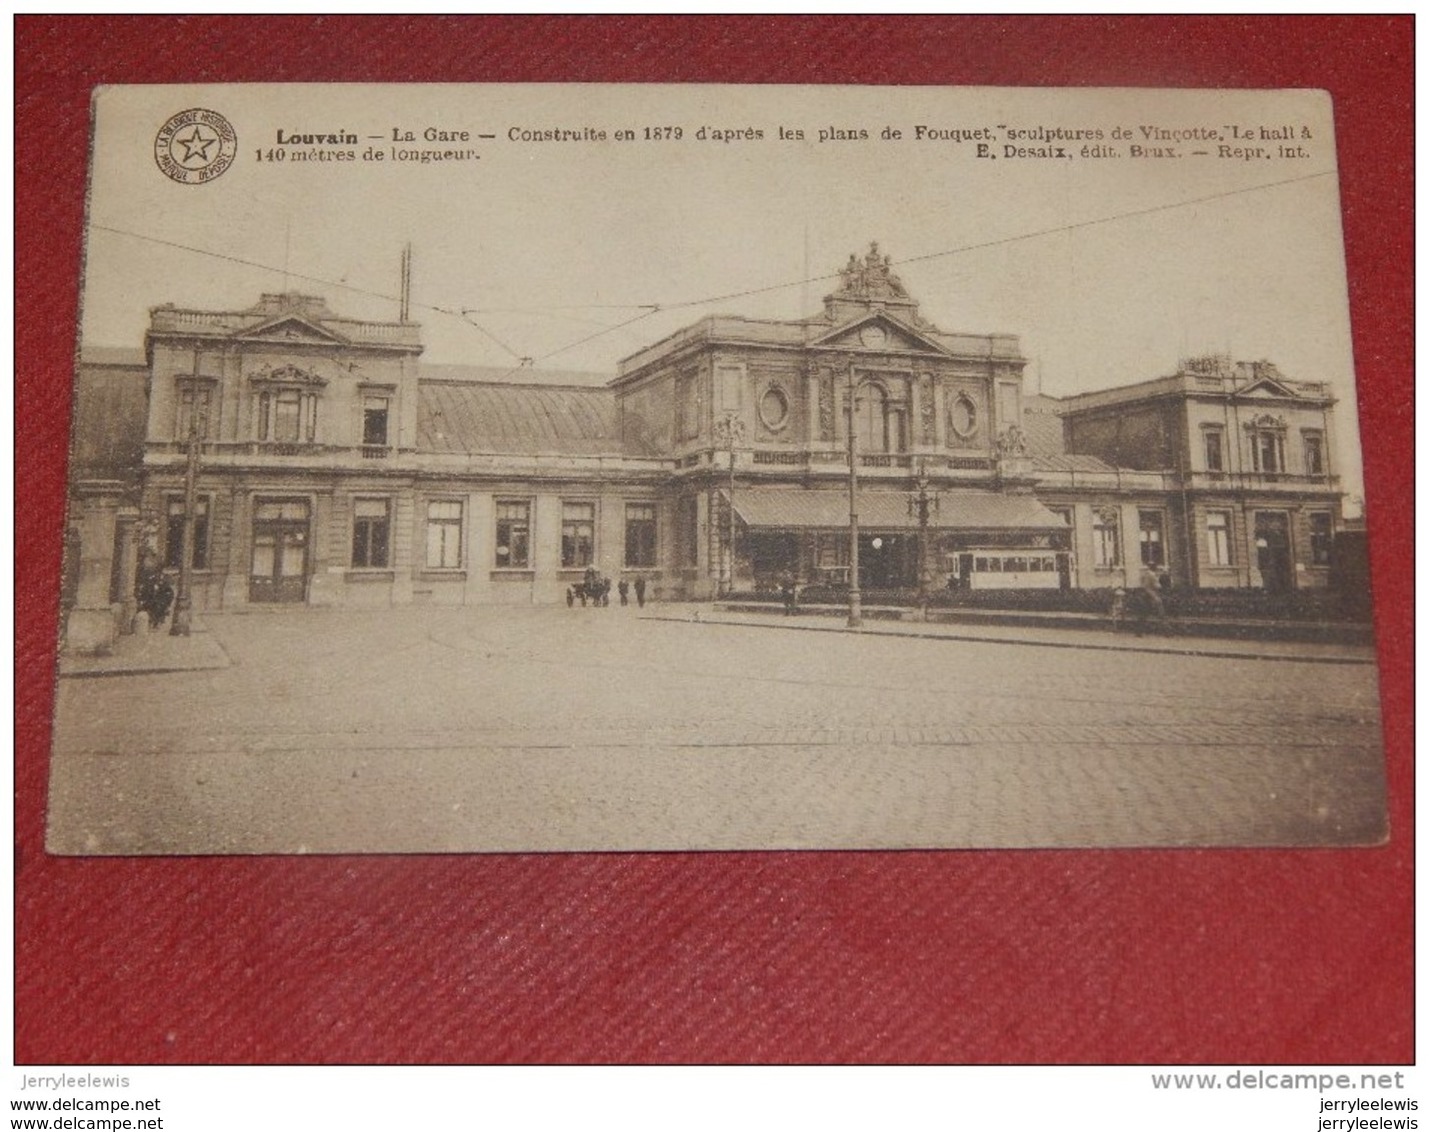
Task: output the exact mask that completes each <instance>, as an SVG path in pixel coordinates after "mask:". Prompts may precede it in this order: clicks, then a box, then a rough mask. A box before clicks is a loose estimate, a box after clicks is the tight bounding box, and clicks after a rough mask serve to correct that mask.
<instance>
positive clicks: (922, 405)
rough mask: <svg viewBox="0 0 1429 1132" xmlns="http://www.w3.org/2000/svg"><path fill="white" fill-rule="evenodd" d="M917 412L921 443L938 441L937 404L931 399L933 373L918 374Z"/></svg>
mask: <svg viewBox="0 0 1429 1132" xmlns="http://www.w3.org/2000/svg"><path fill="white" fill-rule="evenodd" d="M918 413H919V416H920V418H921V419H922V427H923V443H924V444H936V443H937V442H938V406H937V404H936V403H935V401H934V399H933V375H932V374H928V373H923V374H919V375H918Z"/></svg>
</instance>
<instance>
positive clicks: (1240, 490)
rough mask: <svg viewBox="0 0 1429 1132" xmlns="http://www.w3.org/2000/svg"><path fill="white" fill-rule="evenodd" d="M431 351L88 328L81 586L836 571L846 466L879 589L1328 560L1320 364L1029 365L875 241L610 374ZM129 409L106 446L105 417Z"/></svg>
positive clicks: (304, 319) (1075, 582)
mask: <svg viewBox="0 0 1429 1132" xmlns="http://www.w3.org/2000/svg"><path fill="white" fill-rule="evenodd" d="M421 354H422V342H421V331H420V327H419V326H418V325H417V324H415V323H411V322H403V321H397V322H375V321H364V320H355V319H349V318H345V317H342V316H341V315H339V314H337V313H335V312H333V311H332V310H330V309H329V308H328V306H327V305H326V303H325V302H324V301H323V300H322V299H320V298H317V297H314V296H307V295H299V294H273V295H264V296H262V298H261V299H260V301H259V302H258V304H257V305H256V306H254V307H252V308H250V309H247V310H242V311H201V310H187V309H180V308H176V307H172V306H165V307H159V308H155V309H154V310H153V311H152V313H151V320H150V325H149V328H148V332H147V334H146V336H145V344H144V351H143V355H142V357H138V356H128V357H126V356H124V355H123V354H121V353H118V352H115V351H105V352H103V356H96V355H94V354H90V355H88V356H86V357H85V358H82V362H81V367H80V373H79V379H78V384H77V396H76V421H75V430H74V435H75V441H74V450H73V457H72V459H73V464H72V470H71V482H72V485H73V489H72V494H71V520H70V526H71V529H72V531H74V533H75V537H76V538H77V539H81V540H82V541H83V543H84V546H83V550H82V552H78V551H77V554H78V555H79V557H78V559H77V560H78V561H82V562H85V563H87V564H88V565H87V571H88V572H87V573H86V575H85V576H86V577H87V578H89V579H90V584H89V586H88V588H87V589H86V592H85V595H84V597H83V599H81V600H80V601H79V603H78V604H80V605H82V606H84V608H86V609H90V610H94V609H97V608H98V607H99V606H100V605H101V604H103V603H102V601H101V596H102V597H105V598H108V599H109V602H110V603H111V604H120V603H123V602H124V601H125V600H127V595H126V594H125V593H124V592H123V591H124V588H125V585H126V584H128V582H127V579H131V578H132V576H133V573H134V569H135V567H134V560H135V559H136V558H139V557H143V556H145V555H148V556H150V558H151V559H154V560H157V561H158V562H159V563H161V564H162V566H163V567H164V568H166V569H168V570H174V571H176V570H177V569H178V567H179V566H180V564H181V562H182V561H183V558H184V556H185V555H187V556H188V557H189V560H190V565H191V567H192V579H193V594H194V604H195V608H197V609H200V610H202V609H231V608H236V607H241V606H247V605H267V606H283V605H310V606H328V605H337V606H387V605H405V604H411V603H424V602H429V603H446V604H474V603H516V604H531V603H546V602H558V601H561V600H563V599H564V595H565V593H566V590H567V589H568V587H570V586H572V585H573V584H574V583H575V582H577V581H579V580H580V579H581V578H582V577H583V576H584V574H585V572H586V571H587V570H589V569H595V570H597V571H598V572H600V573H602V574H604V575H606V576H609V577H611V578H613V579H615V580H619V579H621V578H626V579H629V580H633V579H634V577H636V576H640V577H643V578H644V579H645V581H646V583H647V587H648V589H649V591H650V592H651V593H652V594H653V595H654V596H655V597H656V599H657V600H661V599H663V600H678V599H707V598H709V597H712V596H714V595H716V594H718V593H721V592H725V591H727V590H734V591H747V590H750V589H755V590H758V589H763V588H770V587H773V586H776V585H778V584H779V583H780V582H781V580H783V579H787V578H791V577H792V578H795V579H797V580H798V581H800V582H801V583H803V584H806V585H808V584H814V585H826V586H830V587H835V588H837V587H839V586H844V585H847V583H848V581H849V577H848V574H849V557H850V556H849V512H850V506H849V501H850V490H849V481H850V471H851V470H852V471H853V473H854V474H855V475H856V477H857V481H858V484H857V491H856V492H855V493H854V494H853V498H854V499H856V510H857V512H858V522H859V528H860V533H861V537H860V547H859V551H860V553H859V562H860V583H861V586H862V587H863V588H864V589H865V590H869V591H875V592H876V591H879V590H908V589H911V588H913V587H916V585H917V584H918V578H919V573H920V571H921V570H924V569H926V570H927V572H928V575H929V579H930V584H931V585H933V586H934V587H939V588H940V587H951V588H954V589H958V588H967V589H991V588H1004V589H1023V588H1063V589H1070V588H1102V587H1111V586H1116V585H1135V584H1137V579H1138V577H1139V575H1140V573H1141V570H1142V568H1143V566H1151V567H1153V568H1156V569H1164V570H1166V571H1169V573H1170V574H1171V576H1172V577H1173V579H1174V580H1175V582H1176V584H1178V585H1181V586H1191V587H1199V588H1230V587H1238V588H1263V589H1271V590H1276V589H1293V588H1305V587H1318V586H1323V585H1325V584H1327V582H1328V568H1329V546H1330V540H1331V538H1332V537H1333V534H1334V531H1335V529H1336V526H1337V525H1338V523H1339V511H1340V508H1339V503H1340V495H1339V489H1338V477H1337V476H1336V475H1335V474H1334V469H1333V468H1332V467H1331V453H1332V452H1333V451H1334V446H1333V434H1332V409H1333V405H1334V401H1333V398H1332V397H1331V396H1330V394H1329V392H1328V389H1327V387H1326V386H1325V385H1323V384H1321V383H1316V382H1306V381H1299V380H1291V379H1289V378H1287V377H1286V376H1284V375H1282V374H1280V373H1279V372H1278V371H1277V370H1276V369H1275V367H1274V366H1272V365H1270V364H1269V363H1263V362H1261V363H1253V364H1246V363H1233V362H1231V361H1230V360H1228V359H1225V358H1219V357H1211V358H1201V359H1192V360H1190V361H1187V362H1184V363H1183V364H1182V365H1181V366H1179V367H1178V369H1177V372H1176V373H1174V374H1172V375H1171V376H1168V377H1162V378H1157V379H1155V380H1152V381H1148V382H1143V383H1140V384H1138V385H1133V386H1126V387H1122V388H1117V389H1110V390H1105V391H1100V392H1095V393H1086V394H1082V395H1079V396H1076V397H1071V398H1066V399H1062V400H1056V399H1052V398H1046V397H1040V396H1030V395H1028V394H1027V393H1026V392H1025V391H1024V387H1023V375H1024V369H1025V367H1026V364H1027V359H1026V358H1025V357H1024V356H1023V355H1022V353H1021V351H1020V347H1019V342H1018V339H1017V338H1016V337H1015V336H1013V335H1008V334H965V333H949V332H945V331H943V330H940V329H939V328H937V327H935V326H933V325H932V324H931V323H929V322H928V321H927V320H925V319H924V318H923V317H922V316H921V315H920V314H919V309H918V304H917V302H916V301H915V300H914V299H913V298H912V297H911V296H910V295H909V294H908V292H907V290H906V289H905V287H904V286H903V284H902V282H901V281H900V280H899V279H898V277H897V276H896V275H895V274H894V273H893V271H892V269H891V264H890V262H889V260H888V259H887V258H886V257H884V256H882V255H880V254H879V252H878V250H877V248H876V247H874V248H872V249H871V250H870V251H869V252H868V253H867V254H866V255H865V256H862V257H850V259H849V262H848V264H847V265H846V266H845V267H844V268H843V270H842V271H841V273H840V275H839V282H838V285H837V287H836V288H835V289H834V290H833V292H832V293H831V294H829V295H828V296H827V297H826V299H825V301H824V307H823V310H822V311H820V312H819V313H817V314H816V315H814V316H812V317H810V318H807V319H803V320H797V321H768V320H754V319H746V318H739V317H729V316H711V317H708V318H705V319H702V320H700V321H699V322H696V323H694V324H693V325H691V326H689V327H686V328H685V329H683V330H680V331H678V332H677V333H675V334H672V335H670V336H669V337H667V338H665V339H663V340H661V341H659V342H656V343H654V344H652V345H651V346H649V347H647V348H646V349H643V350H641V351H639V352H637V353H636V354H634V355H632V356H630V357H628V358H626V359H625V360H624V361H622V362H621V363H620V366H619V369H618V372H617V374H616V375H615V376H614V377H613V378H608V379H605V380H604V381H603V383H601V384H594V383H593V381H592V375H586V374H581V375H561V374H542V373H538V372H537V371H534V370H516V371H510V370H508V371H500V370H492V369H485V368H477V367H463V366H437V365H429V364H426V363H424V362H423V361H422V360H421ZM141 387H142V389H143V390H144V392H143V393H142V394H139V393H137V392H136V390H138V389H139V388H141ZM96 390H103V391H106V392H104V394H103V396H100V395H99V394H97V393H96ZM96 405H103V406H108V408H107V409H106V411H104V412H99V413H95V412H94V411H92V410H90V409H87V408H86V407H87V406H96ZM139 412H142V423H141V424H140V423H138V422H136V421H128V420H127V418H126V419H125V420H120V419H119V417H120V416H122V415H124V414H127V415H128V416H135V415H136V414H137V413H139ZM850 429H852V443H850ZM135 432H137V433H138V435H139V436H140V437H142V442H141V443H138V444H135V445H131V447H135V449H136V451H135V453H134V457H135V458H131V459H130V460H129V461H128V463H127V464H126V465H125V467H127V472H126V471H125V470H124V468H121V469H120V473H123V474H120V473H116V471H115V467H114V466H112V465H114V462H115V459H116V457H115V456H114V452H113V451H111V450H112V449H113V448H114V445H113V444H108V446H107V447H106V445H105V443H104V442H103V441H102V438H103V437H105V436H110V435H120V434H122V435H126V436H127V435H129V433H135ZM96 438H99V439H96ZM91 451H100V452H103V453H104V454H105V458H106V459H107V460H108V461H109V463H108V464H105V465H104V467H103V468H102V469H99V470H100V471H102V473H103V474H102V475H99V474H97V473H96V469H97V468H98V465H97V464H96V465H95V466H94V467H90V466H89V465H88V464H86V455H85V454H86V453H88V452H91ZM140 451H141V452H142V454H141V455H140V454H139V453H140ZM191 452H192V453H193V456H192V457H191ZM851 462H852V469H851V467H850V463H851ZM119 463H120V464H125V462H124V460H122V459H120V460H119ZM191 463H192V464H193V475H194V489H193V495H194V517H193V523H192V530H193V538H192V545H191V546H190V547H187V548H186V547H185V546H184V545H183V542H184V530H185V523H184V516H185V503H184V500H185V491H186V482H185V481H186V476H187V475H188V473H189V467H190V464H191ZM101 481H102V483H101ZM96 484H99V485H100V486H99V487H96ZM101 488H102V490H101ZM86 493H87V495H86ZM96 493H98V494H100V495H103V496H104V499H105V502H104V514H103V515H102V516H100V517H98V518H96V517H95V515H94V514H93V513H92V512H93V510H94V509H93V507H92V506H91V505H90V503H86V498H89V499H91V500H92V499H93V498H95V497H96ZM920 495H921V498H922V499H923V500H925V501H928V502H926V504H924V505H923V507H922V509H924V510H926V511H927V519H926V523H925V522H923V516H922V514H921V513H920V505H919V503H918V502H917V501H918V499H919V497H920ZM101 575H103V578H101ZM105 580H107V581H108V585H107V587H106V586H105V584H104V581H105ZM101 591H102V595H101Z"/></svg>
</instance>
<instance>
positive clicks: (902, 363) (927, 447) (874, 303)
mask: <svg viewBox="0 0 1429 1132" xmlns="http://www.w3.org/2000/svg"><path fill="white" fill-rule="evenodd" d="M1025 365H1026V359H1025V358H1024V357H1023V356H1022V354H1021V351H1020V349H1019V346H1018V340H1017V338H1016V337H1015V336H1013V335H1008V334H957V333H948V332H945V331H942V330H940V329H938V328H937V327H936V326H934V325H933V324H932V323H930V322H929V321H927V320H926V319H924V318H923V317H921V315H920V314H919V313H918V304H917V302H916V301H915V300H914V299H913V298H912V297H911V296H910V295H909V294H908V292H907V290H906V289H905V288H904V286H903V284H902V283H901V281H900V280H899V279H898V277H897V276H896V275H895V274H894V273H893V271H892V269H891V266H890V262H889V260H888V258H887V257H886V256H883V255H880V253H879V251H878V247H877V245H873V246H872V247H871V248H870V250H869V252H868V254H867V255H866V256H864V257H863V258H858V257H850V259H849V262H848V265H847V266H846V267H844V269H843V270H842V271H841V272H840V273H839V282H838V286H837V288H836V289H835V290H834V291H833V293H832V294H830V295H828V296H827V297H826V298H825V300H824V309H823V311H822V313H821V314H819V315H818V316H816V317H813V318H809V319H804V320H797V321H785V322H775V321H760V320H753V319H746V318H737V317H727V316H721V315H714V316H711V317H709V318H705V319H702V320H700V321H699V322H697V323H695V324H694V325H692V326H689V327H686V328H685V329H683V330H680V331H678V332H677V333H675V334H672V335H670V336H669V337H667V338H665V339H663V340H662V341H660V342H657V343H655V344H654V345H652V346H650V347H648V348H647V349H645V350H642V351H640V352H639V353H637V354H634V355H633V356H631V357H629V358H626V359H625V360H624V361H623V362H622V363H621V366H620V374H619V376H618V377H617V378H616V380H615V381H614V382H613V383H612V388H613V389H614V390H615V391H616V393H617V396H618V397H619V399H620V404H621V412H622V417H623V420H624V422H625V426H626V428H627V429H628V430H630V431H631V432H632V433H634V434H636V435H639V436H640V437H641V438H642V439H643V440H644V441H645V442H647V443H648V444H649V445H650V446H651V447H653V448H654V449H656V450H659V451H661V452H667V453H669V454H670V456H672V457H673V458H674V460H675V473H674V483H673V484H672V495H673V497H674V501H673V510H674V516H675V528H676V534H677V536H678V537H677V561H676V564H675V569H676V570H677V571H678V576H679V578H680V581H681V584H682V587H683V588H684V589H685V590H686V591H687V592H689V593H690V594H692V595H701V596H707V595H708V593H710V592H713V590H714V589H716V588H718V586H719V585H720V584H723V585H726V586H732V588H734V589H744V588H749V587H751V586H752V587H755V588H759V587H762V586H764V585H766V584H769V583H770V582H771V581H772V580H773V579H777V578H778V577H779V576H781V575H784V574H793V575H795V576H797V577H799V578H801V579H804V580H808V581H813V582H816V583H826V584H831V585H837V584H840V583H847V580H848V562H849V540H848V526H849V504H848V486H847V485H848V479H849V459H850V452H851V451H852V453H853V458H854V460H855V463H856V465H857V472H858V476H859V480H860V490H859V498H858V512H859V519H860V528H861V532H862V533H861V540H860V555H859V563H860V578H861V581H862V584H863V585H864V586H865V587H866V588H872V589H875V590H876V589H906V588H910V587H914V586H916V584H917V569H918V563H919V560H920V557H919V547H918V538H919V534H918V528H919V522H918V519H917V518H916V517H915V513H914V511H913V509H912V508H910V507H909V489H910V487H911V481H912V477H913V476H914V475H915V474H919V473H921V474H922V475H924V476H926V478H927V480H928V482H929V487H930V490H934V491H936V492H937V494H938V499H939V502H938V509H937V512H936V514H934V515H933V516H931V518H930V528H931V531H930V538H932V539H933V540H935V541H934V545H933V546H932V547H931V548H930V550H931V551H932V554H931V564H930V568H931V569H932V570H933V571H934V573H935V574H937V575H939V583H938V584H943V582H944V580H945V579H948V578H958V579H960V578H961V577H962V576H963V575H962V567H963V565H964V561H965V559H966V558H968V557H974V558H975V557H976V556H977V553H978V552H979V551H981V552H983V554H982V556H983V557H984V558H986V557H987V555H988V553H994V554H998V555H1002V554H1009V555H1011V556H1013V557H1014V558H1017V559H1020V560H1021V561H1022V562H1024V563H1025V562H1027V561H1028V560H1029V559H1031V560H1033V561H1035V563H1036V565H1037V567H1038V569H1037V571H1036V572H1037V573H1038V574H1042V573H1044V572H1045V574H1046V577H1045V578H1038V579H1035V580H1031V579H1029V580H1031V581H1035V582H1038V583H1045V584H1048V585H1056V584H1057V576H1058V575H1057V571H1058V569H1059V562H1060V568H1061V569H1062V570H1063V571H1064V572H1065V571H1066V570H1067V569H1068V567H1069V563H1068V560H1067V553H1068V552H1069V551H1070V549H1071V547H1070V542H1069V535H1068V531H1067V523H1066V521H1065V519H1064V518H1063V517H1062V516H1060V515H1058V514H1056V513H1054V512H1052V511H1050V510H1048V509H1047V508H1046V507H1044V506H1042V504H1041V503H1039V502H1038V501H1037V499H1036V497H1035V496H1034V495H1033V488H1034V486H1035V482H1036V481H1035V476H1034V469H1033V464H1032V460H1031V458H1030V457H1029V456H1028V454H1027V451H1026V444H1025V439H1024V437H1023V432H1022V427H1021V420H1022V372H1023V368H1024V366H1025ZM850 405H851V406H852V409H853V411H852V414H850V411H849V410H850ZM671 406H673V407H674V412H671V411H670V410H671ZM850 420H852V427H853V433H854V443H853V445H852V448H851V447H850V444H849V427H850ZM731 434H733V437H734V441H733V443H731ZM731 459H732V460H733V465H734V467H733V474H732V476H731V474H730V464H731ZM731 480H732V484H733V486H732V489H731V486H730V481H731ZM731 497H732V499H733V506H734V515H735V520H736V527H737V528H738V530H737V537H736V538H735V540H734V541H735V547H736V551H735V554H734V557H733V564H732V569H733V579H732V582H731V580H730V578H729V576H728V575H729V571H730V569H731V566H730V563H729V562H728V555H727V553H726V548H727V545H728V542H729V539H728V536H727V535H726V534H722V533H721V530H722V526H723V525H725V524H726V523H727V519H728V515H727V512H726V511H725V508H727V507H728V506H729V503H730V500H731ZM1043 567H1045V571H1044V570H1043ZM1020 572H1021V573H1025V574H1031V573H1032V572H1033V571H1031V570H1028V569H1026V568H1024V569H1023V570H1021V571H1020Z"/></svg>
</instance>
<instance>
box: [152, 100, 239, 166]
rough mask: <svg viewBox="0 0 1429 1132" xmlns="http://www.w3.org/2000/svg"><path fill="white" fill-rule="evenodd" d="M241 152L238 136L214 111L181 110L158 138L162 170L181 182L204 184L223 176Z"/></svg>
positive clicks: (156, 149)
mask: <svg viewBox="0 0 1429 1132" xmlns="http://www.w3.org/2000/svg"><path fill="white" fill-rule="evenodd" d="M237 155H238V135H237V134H236V133H235V132H234V130H233V126H232V125H231V124H230V123H229V121H228V119H227V118H225V117H224V116H223V115H222V114H219V113H218V112H217V111H214V110H204V109H202V108H200V107H195V108H194V109H192V110H183V111H180V112H179V113H178V114H175V115H174V116H173V117H172V118H170V119H169V120H168V121H167V122H165V123H164V124H163V126H162V127H161V128H160V130H159V132H158V134H157V135H155V137H154V160H155V161H156V162H158V165H159V170H160V171H161V172H162V173H163V174H164V176H166V177H168V178H170V179H171V180H174V181H177V182H179V184H181V185H202V184H205V183H206V182H208V181H212V180H213V179H214V178H215V177H219V176H222V175H223V173H224V171H225V170H226V169H227V168H228V167H229V166H230V165H232V164H233V159H234V158H235V157H236V156H237Z"/></svg>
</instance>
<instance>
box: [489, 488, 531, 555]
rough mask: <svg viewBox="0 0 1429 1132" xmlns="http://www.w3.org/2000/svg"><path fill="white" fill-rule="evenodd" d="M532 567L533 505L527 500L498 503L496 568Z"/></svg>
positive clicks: (500, 501) (503, 500) (498, 501)
mask: <svg viewBox="0 0 1429 1132" xmlns="http://www.w3.org/2000/svg"><path fill="white" fill-rule="evenodd" d="M530 565H531V504H530V502H529V501H528V500H525V499H498V500H497V501H496V566H497V568H498V569H506V568H511V569H525V568H526V567H528V566H530Z"/></svg>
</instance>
